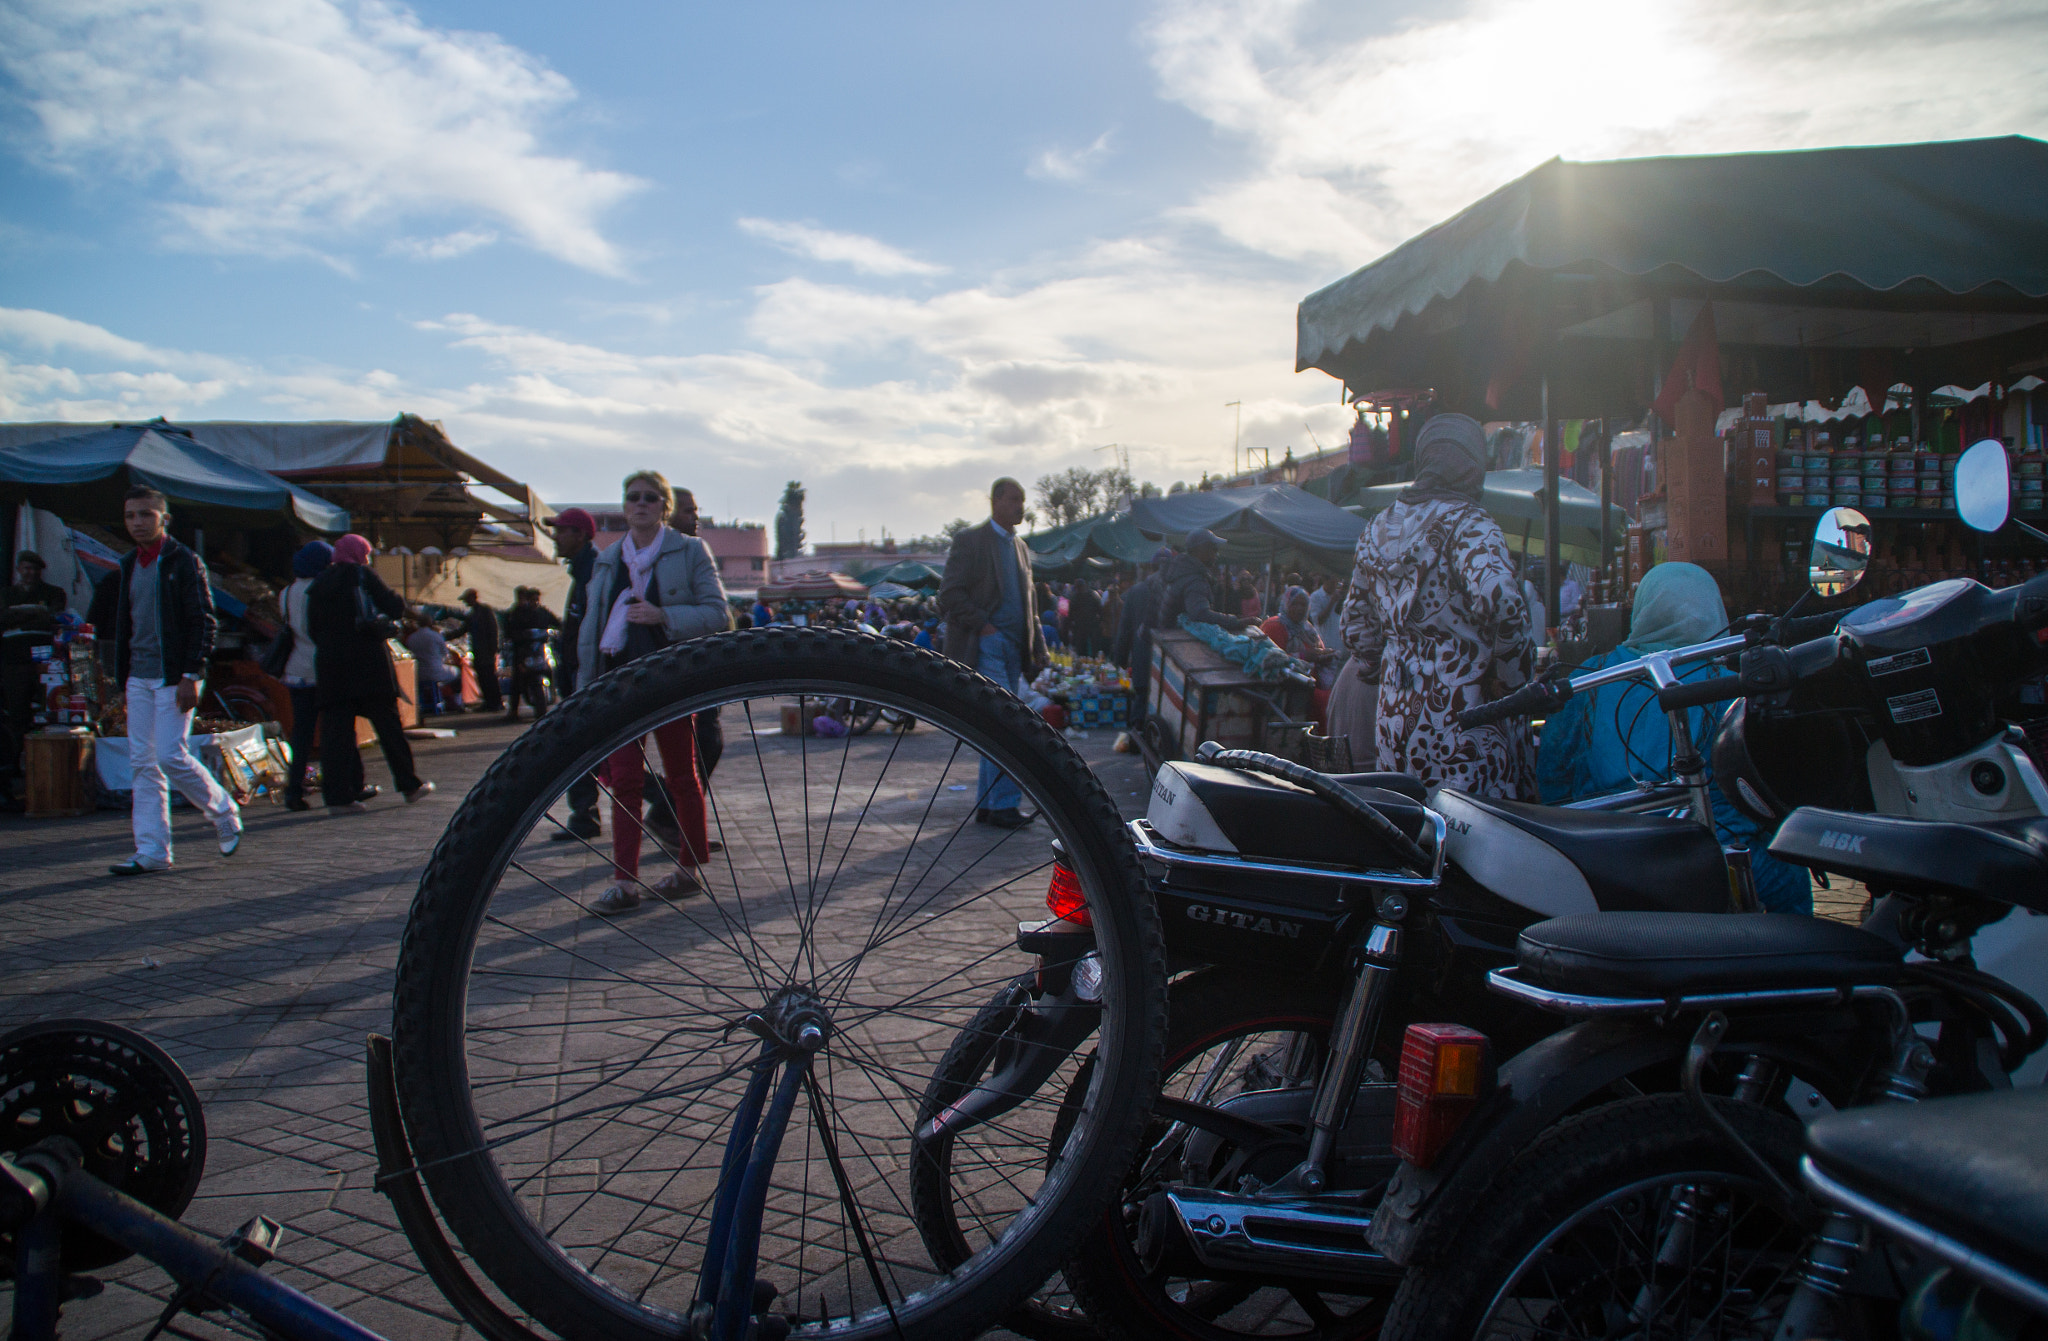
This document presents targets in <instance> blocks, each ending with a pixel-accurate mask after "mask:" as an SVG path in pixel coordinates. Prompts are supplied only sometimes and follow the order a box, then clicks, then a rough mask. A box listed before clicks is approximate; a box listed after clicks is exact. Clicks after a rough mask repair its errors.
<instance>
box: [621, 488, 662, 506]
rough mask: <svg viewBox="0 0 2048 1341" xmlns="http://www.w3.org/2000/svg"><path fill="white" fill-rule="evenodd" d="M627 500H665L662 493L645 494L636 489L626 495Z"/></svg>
mask: <svg viewBox="0 0 2048 1341" xmlns="http://www.w3.org/2000/svg"><path fill="white" fill-rule="evenodd" d="M626 501H627V502H628V503H659V502H662V501H664V500H663V499H662V496H661V495H660V494H643V493H641V492H640V491H639V490H637V489H636V490H634V491H633V492H632V493H630V494H627V495H626Z"/></svg>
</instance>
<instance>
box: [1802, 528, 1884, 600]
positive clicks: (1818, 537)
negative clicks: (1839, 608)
mask: <svg viewBox="0 0 2048 1341" xmlns="http://www.w3.org/2000/svg"><path fill="white" fill-rule="evenodd" d="M1869 563H1870V519H1869V518H1868V517H1865V516H1864V515H1863V514H1862V513H1860V512H1858V511H1857V510H1856V509H1855V508H1829V509H1828V510H1827V511H1826V512H1823V513H1822V514H1821V517H1820V521H1819V522H1818V523H1816V524H1815V525H1814V528H1813V550H1812V552H1811V554H1810V555H1809V556H1808V557H1807V560H1806V578H1807V581H1809V582H1811V583H1812V584H1813V590H1814V594H1815V595H1818V596H1839V595H1841V594H1842V593H1843V592H1845V591H1847V590H1849V588H1851V587H1853V586H1855V585H1856V584H1857V583H1858V582H1861V581H1862V580H1863V570H1864V568H1865V567H1866V566H1867V565H1868V564H1869Z"/></svg>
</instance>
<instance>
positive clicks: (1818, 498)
mask: <svg viewBox="0 0 2048 1341" xmlns="http://www.w3.org/2000/svg"><path fill="white" fill-rule="evenodd" d="M1830 502H1831V496H1830V495H1828V494H1806V495H1805V496H1803V497H1802V498H1801V499H1800V503H1801V505H1802V506H1805V507H1810V508H1824V507H1827V506H1829V505H1830Z"/></svg>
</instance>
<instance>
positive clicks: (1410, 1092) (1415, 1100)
mask: <svg viewBox="0 0 2048 1341" xmlns="http://www.w3.org/2000/svg"><path fill="white" fill-rule="evenodd" d="M1487 1046H1488V1045H1487V1041H1486V1035H1484V1034H1482V1033H1480V1032H1479V1031H1478V1030H1476V1029H1467V1028H1466V1027H1465V1026H1464V1025H1462V1024H1411V1025H1409V1026H1408V1030H1407V1032H1406V1033H1405V1034H1404V1035H1402V1038H1401V1075H1400V1083H1399V1084H1398V1086H1397V1087H1396V1089H1395V1094H1394V1141H1393V1145H1394V1153H1395V1154H1397V1155H1399V1156H1400V1157H1401V1158H1402V1159H1404V1160H1406V1161H1408V1162H1409V1163H1410V1164H1413V1165H1415V1166H1416V1167H1417V1168H1422V1169H1426V1168H1428V1167H1429V1166H1430V1165H1432V1164H1434V1163H1435V1162H1436V1157H1437V1156H1438V1155H1440V1154H1442V1153H1443V1148H1444V1146H1446V1145H1447V1144H1449V1143H1450V1139H1451V1137H1452V1136H1454V1135H1456V1134H1457V1130H1458V1128H1459V1126H1460V1125H1461V1124H1462V1123H1463V1122H1464V1121H1465V1119H1466V1117H1467V1116H1469V1115H1470V1114H1471V1112H1472V1107H1473V1105H1474V1104H1475V1103H1477V1102H1478V1099H1479V1092H1480V1089H1481V1087H1482V1086H1483V1085H1484V1084H1485V1083H1486V1070H1487V1067H1486V1062H1487Z"/></svg>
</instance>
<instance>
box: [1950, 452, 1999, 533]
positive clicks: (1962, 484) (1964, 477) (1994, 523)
mask: <svg viewBox="0 0 2048 1341" xmlns="http://www.w3.org/2000/svg"><path fill="white" fill-rule="evenodd" d="M2010 470H2011V467H2010V466H2009V465H2008V464H2007V462H2006V459H2005V446H2004V444H2002V443H2000V442H1999V441H1998V439H1996V438H1986V439H1984V441H1982V442H1980V443H1977V444H1976V445H1975V446H1973V447H1971V448H1970V450H1969V451H1967V452H1964V453H1963V455H1962V458H1961V459H1960V460H1958V461H1957V462H1956V512H1957V513H1958V514H1959V515H1960V516H1961V517H1962V519H1963V525H1965V526H1967V527H1969V528H1970V529H1971V530H1973V531H1996V530H1997V529H1998V528H1999V527H2001V526H2003V525H2005V519H2006V516H2007V514H2008V512H2009V511H2010V509H2011V507H2012V477H2011V474H2010Z"/></svg>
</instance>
